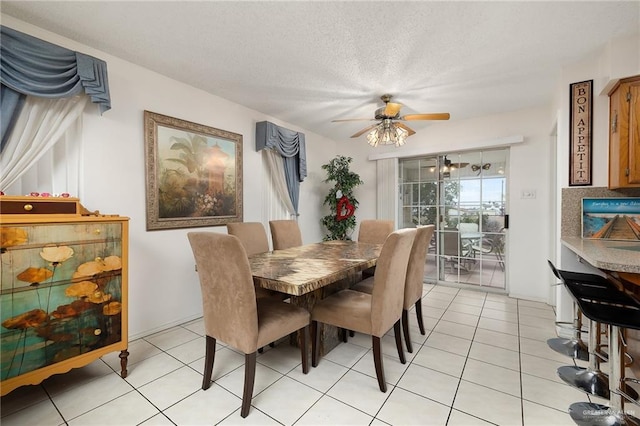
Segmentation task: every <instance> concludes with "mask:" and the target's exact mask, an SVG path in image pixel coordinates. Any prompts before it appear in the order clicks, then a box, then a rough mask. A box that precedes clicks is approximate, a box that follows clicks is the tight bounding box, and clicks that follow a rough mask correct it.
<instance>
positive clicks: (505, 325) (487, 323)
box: [478, 317, 518, 336]
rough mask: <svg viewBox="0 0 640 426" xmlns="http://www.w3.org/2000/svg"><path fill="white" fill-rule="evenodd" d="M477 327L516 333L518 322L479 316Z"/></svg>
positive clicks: (515, 334)
mask: <svg viewBox="0 0 640 426" xmlns="http://www.w3.org/2000/svg"><path fill="white" fill-rule="evenodd" d="M478 327H479V328H483V329H485V330H491V331H497V332H499V333H505V334H513V335H514V336H517V335H518V324H517V323H515V322H509V321H502V320H497V319H493V318H487V317H481V318H480V321H478Z"/></svg>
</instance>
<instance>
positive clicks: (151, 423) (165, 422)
mask: <svg viewBox="0 0 640 426" xmlns="http://www.w3.org/2000/svg"><path fill="white" fill-rule="evenodd" d="M139 426H174V424H173V422H171V420H169V419H168V418H167V416H165V415H164V414H162V413H160V414H156V415H155V416H153V417H151V418H150V419H148V420H145V421H144V422H142V423H140V425H139Z"/></svg>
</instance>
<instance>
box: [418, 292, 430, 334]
mask: <svg viewBox="0 0 640 426" xmlns="http://www.w3.org/2000/svg"><path fill="white" fill-rule="evenodd" d="M416 317H417V318H418V327H420V334H422V335H423V336H424V335H425V334H427V333H426V332H425V331H424V321H423V319H422V299H418V301H417V302H416Z"/></svg>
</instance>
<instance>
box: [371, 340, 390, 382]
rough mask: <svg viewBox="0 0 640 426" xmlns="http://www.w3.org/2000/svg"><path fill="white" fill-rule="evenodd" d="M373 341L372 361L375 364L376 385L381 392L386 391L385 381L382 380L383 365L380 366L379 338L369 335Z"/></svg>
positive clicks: (380, 350) (380, 349)
mask: <svg viewBox="0 0 640 426" xmlns="http://www.w3.org/2000/svg"><path fill="white" fill-rule="evenodd" d="M371 340H372V343H373V363H374V364H375V366H376V377H377V378H378V386H379V387H380V391H381V392H386V391H387V382H385V381H384V367H383V366H382V348H381V347H380V345H381V344H380V338H379V337H376V336H371Z"/></svg>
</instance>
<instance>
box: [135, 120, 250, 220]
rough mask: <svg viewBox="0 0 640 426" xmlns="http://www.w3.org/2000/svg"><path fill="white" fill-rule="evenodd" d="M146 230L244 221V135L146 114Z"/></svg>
mask: <svg viewBox="0 0 640 426" xmlns="http://www.w3.org/2000/svg"><path fill="white" fill-rule="evenodd" d="M144 134H145V146H146V170H147V231H151V230H157V229H173V228H189V227H199V226H219V225H225V224H227V223H229V222H242V135H240V134H237V133H232V132H228V131H225V130H220V129H216V128H213V127H208V126H204V125H202V124H196V123H192V122H190V121H184V120H180V119H177V118H173V117H169V116H166V115H161V114H156V113H153V112H149V111H145V112H144Z"/></svg>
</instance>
